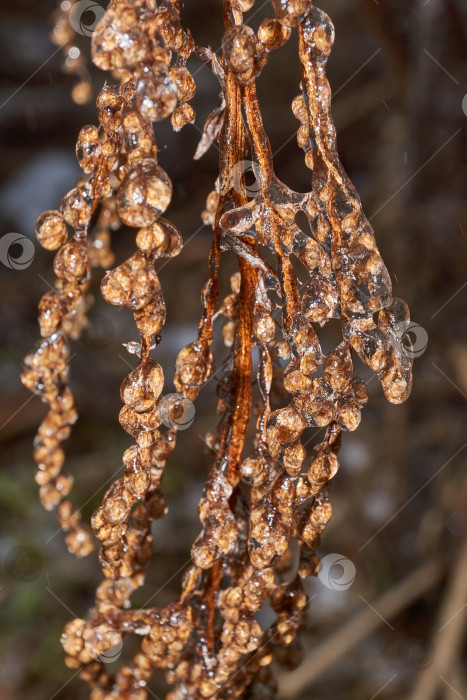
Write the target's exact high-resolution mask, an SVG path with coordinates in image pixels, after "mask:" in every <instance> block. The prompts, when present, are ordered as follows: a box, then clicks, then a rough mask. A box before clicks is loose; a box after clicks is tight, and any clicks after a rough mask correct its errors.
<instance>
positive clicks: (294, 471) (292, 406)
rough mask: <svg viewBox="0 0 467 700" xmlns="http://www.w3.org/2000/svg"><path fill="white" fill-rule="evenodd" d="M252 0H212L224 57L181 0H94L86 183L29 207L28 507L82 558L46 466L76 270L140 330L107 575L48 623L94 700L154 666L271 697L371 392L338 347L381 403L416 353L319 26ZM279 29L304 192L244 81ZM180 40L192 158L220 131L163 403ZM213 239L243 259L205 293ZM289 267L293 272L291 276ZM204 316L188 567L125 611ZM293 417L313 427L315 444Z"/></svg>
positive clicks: (112, 497)
mask: <svg viewBox="0 0 467 700" xmlns="http://www.w3.org/2000/svg"><path fill="white" fill-rule="evenodd" d="M270 4H271V11H272V14H271V15H269V16H268V17H266V18H265V19H264V20H263V21H262V22H261V24H260V26H259V28H258V30H257V32H255V31H254V30H253V28H252V27H250V26H249V25H248V24H247V22H246V17H244V14H243V13H245V12H248V11H249V10H251V9H252V8H253V6H254V0H224V22H225V32H224V35H223V37H222V55H221V56H220V58H219V57H218V56H216V54H214V52H213V51H212V50H211V49H209V48H205V47H198V46H196V45H195V43H194V40H193V38H192V37H191V35H190V32H189V30H188V29H187V28H185V27H184V25H183V22H182V21H181V18H180V6H181V3H180V2H179V1H178V0H162V2H159V3H153V2H152V0H147V1H146V0H132V1H129V0H128V1H127V2H122V1H121V0H111V2H110V4H109V6H108V8H107V10H106V12H105V14H104V15H103V16H102V18H101V20H100V22H99V24H98V26H97V27H96V31H95V32H94V34H93V39H92V53H93V60H94V62H95V64H96V65H97V66H98V67H100V68H101V69H103V70H106V71H109V72H111V73H112V75H113V77H114V79H115V80H116V84H107V83H106V85H105V86H104V87H103V88H102V90H101V91H100V93H99V95H98V97H97V102H96V108H97V119H98V125H97V126H93V125H88V126H85V127H83V129H82V130H81V131H80V133H79V135H78V139H77V144H76V155H77V159H78V162H79V164H80V166H81V168H82V170H83V173H84V174H85V177H84V178H83V180H82V181H80V182H79V183H78V185H77V187H75V188H73V190H71V192H69V193H68V194H67V195H65V197H64V198H63V200H62V204H61V209H60V211H47V212H44V214H42V215H41V216H40V217H39V219H38V221H37V225H36V235H37V238H38V240H39V242H40V243H41V245H42V246H43V247H44V248H45V249H46V250H49V251H56V253H55V259H54V272H55V275H56V283H55V287H54V289H53V290H50V291H48V292H47V293H46V294H45V295H44V296H43V298H42V299H41V301H40V303H39V325H40V332H41V340H40V342H39V344H38V346H37V348H36V349H35V350H34V352H33V353H31V354H30V355H28V357H27V358H26V362H25V365H26V367H25V371H24V373H23V382H24V383H25V385H26V386H27V387H28V388H30V389H31V390H32V391H34V392H35V393H37V394H38V395H40V396H41V397H42V399H43V400H44V401H45V402H46V403H47V404H48V406H49V413H48V415H47V416H46V418H45V420H44V421H43V423H42V424H41V426H40V428H39V432H38V436H37V438H36V442H35V453H34V456H35V459H36V462H37V465H38V473H37V476H36V481H37V483H38V484H39V487H40V497H41V499H42V501H43V503H44V506H45V507H46V508H48V509H51V508H57V509H58V514H59V520H60V523H61V525H62V527H63V529H64V530H65V531H66V532H67V544H68V547H69V549H70V550H71V551H72V552H74V553H76V554H78V555H79V556H84V555H86V554H87V553H88V552H89V551H91V549H92V546H93V543H92V540H91V536H90V534H89V531H88V530H86V527H85V525H84V524H82V523H81V520H80V514H79V511H77V510H75V509H74V507H73V505H72V503H71V501H70V500H69V499H68V494H69V492H70V490H71V487H72V477H70V476H66V475H64V474H62V471H61V470H62V466H63V463H64V457H65V455H64V452H63V449H62V447H61V442H62V441H63V440H65V439H66V438H67V437H68V435H69V432H70V429H71V426H72V425H73V423H74V422H75V420H76V416H77V413H76V409H75V407H74V402H73V397H72V394H71V392H70V390H69V388H68V386H67V382H68V379H69V368H68V362H69V356H70V350H69V344H68V339H69V338H76V337H78V336H79V333H80V332H81V330H82V328H83V327H84V326H85V324H86V315H85V312H86V309H87V306H88V303H89V299H88V297H89V295H88V289H89V279H90V274H91V271H92V268H93V267H99V266H100V267H102V268H104V270H105V275H104V277H103V279H102V283H101V291H102V295H103V297H104V299H105V300H106V301H107V302H108V303H109V304H112V305H116V306H119V307H125V308H126V309H129V310H130V311H131V312H132V313H133V317H134V321H135V325H136V328H137V330H138V332H139V334H140V342H136V341H130V342H129V343H124V344H125V345H126V347H127V349H128V350H129V351H130V352H132V353H133V354H134V355H135V359H137V364H136V366H135V367H134V369H133V370H132V371H131V372H130V373H129V374H128V376H127V377H126V378H125V379H124V381H123V383H122V385H121V401H122V407H121V410H120V413H119V421H120V424H121V426H122V428H123V429H124V430H125V431H126V432H127V433H128V434H129V435H130V436H131V438H132V439H133V441H134V442H133V444H132V445H131V446H130V447H129V448H128V449H127V450H126V451H125V453H124V454H123V459H122V463H123V464H122V472H121V474H120V475H119V477H118V478H117V479H116V481H115V482H114V483H113V484H112V485H111V486H110V487H109V488H108V490H107V492H106V493H105V495H104V497H103V500H102V504H101V505H100V506H99V507H98V509H97V510H96V512H95V513H94V515H93V517H92V528H93V530H94V534H95V537H96V538H97V540H98V541H99V542H100V553H99V558H100V563H101V567H102V571H103V574H104V580H103V582H102V583H101V584H100V586H99V587H98V589H97V591H96V598H95V604H94V606H93V607H92V608H91V610H90V611H89V612H88V613H87V615H86V616H85V617H84V618H83V619H76V620H73V621H72V622H70V623H69V624H68V625H67V626H66V628H65V630H64V634H63V636H62V644H63V647H64V650H65V653H66V663H67V665H68V666H69V667H70V668H73V669H77V671H78V672H79V674H80V677H81V678H82V679H83V680H85V681H86V682H87V683H88V684H89V686H90V687H91V689H92V690H91V698H92V700H112V699H113V698H115V697H119V698H123V699H124V700H147V698H148V691H147V690H146V684H147V682H148V680H149V678H150V676H151V674H152V673H153V671H154V670H155V669H158V670H159V671H161V672H163V673H164V675H165V678H166V680H167V681H168V683H169V684H171V685H172V690H171V691H170V692H169V694H168V695H167V698H168V700H187V698H195V699H196V700H201V699H202V698H214V697H216V698H218V699H219V700H228V699H230V698H240V697H248V698H251V699H252V700H253V698H255V699H257V700H260V698H264V697H269V698H272V697H274V694H275V691H276V682H275V679H274V674H273V670H272V663H273V661H277V662H278V663H279V664H281V665H282V666H284V667H285V668H292V667H293V666H295V665H297V664H298V663H299V662H300V650H299V641H298V639H299V633H300V630H301V628H302V627H303V625H304V620H305V615H306V612H307V610H308V600H307V597H306V594H305V592H304V589H303V584H302V579H304V578H307V577H308V576H312V575H315V574H316V573H317V570H318V566H319V560H318V557H317V556H316V549H317V547H318V546H319V543H320V538H321V535H322V532H323V530H324V528H325V526H326V524H327V522H328V521H329V518H330V517H331V513H332V508H331V503H330V499H329V493H328V490H329V484H330V482H331V480H332V479H333V478H334V477H335V476H336V474H337V471H338V468H339V460H338V452H339V449H340V444H341V440H342V434H343V433H345V432H346V431H353V430H356V429H357V427H358V425H359V423H360V420H361V411H362V409H363V408H364V406H365V404H366V403H367V401H368V392H367V389H366V386H365V384H364V382H363V381H362V379H361V378H359V376H358V374H357V372H356V369H355V366H354V361H355V357H356V355H358V356H359V357H360V358H361V359H362V361H363V362H364V363H365V364H366V365H367V367H369V368H370V369H371V370H372V371H373V372H375V373H376V375H377V376H378V378H379V380H380V382H381V385H382V387H383V390H384V392H385V395H386V397H387V398H388V399H389V400H390V401H391V402H393V403H400V402H402V401H404V400H405V399H406V398H407V396H408V394H409V392H410V386H411V359H410V357H409V356H408V354H407V353H406V352H405V350H404V345H403V335H404V329H405V328H407V325H408V323H409V320H410V316H409V312H408V308H407V306H406V304H405V303H404V302H403V301H401V300H398V299H395V298H393V297H392V290H391V283H390V278H389V274H388V272H387V270H386V268H385V266H384V263H383V261H382V259H381V256H380V254H379V251H378V249H377V246H376V242H375V237H374V234H373V230H372V228H371V226H370V224H369V222H368V220H367V219H366V218H365V215H364V213H363V211H362V208H361V203H360V200H359V197H358V195H357V193H356V191H355V189H354V187H353V185H352V183H351V182H350V180H349V178H348V176H347V175H346V173H345V172H344V170H343V167H342V165H341V163H340V160H339V157H338V152H337V144H336V133H335V128H334V124H333V121H332V116H331V91H330V87H329V84H328V81H327V78H326V75H325V66H326V61H327V59H328V57H329V54H330V52H331V49H332V45H333V42H334V27H333V25H332V22H331V20H330V19H329V17H328V16H327V15H326V14H325V13H324V12H322V11H321V10H319V9H318V8H316V7H314V6H313V4H312V2H311V1H310V0H272V2H271V3H270ZM62 33H65V34H66V31H65V27H64V26H62ZM297 34H298V46H299V57H300V63H301V73H302V74H301V83H300V94H299V95H298V96H297V97H296V98H295V99H294V100H293V103H292V111H293V114H294V115H295V117H296V118H297V120H298V122H299V126H298V131H297V142H298V145H299V147H300V148H301V149H303V151H304V162H305V166H306V167H307V168H308V169H309V170H310V171H311V172H312V178H311V190H310V191H309V192H307V193H297V192H294V191H293V190H291V189H290V188H289V187H288V186H287V185H286V184H285V183H282V182H281V181H280V180H279V179H278V178H277V177H276V175H275V173H274V167H273V159H272V153H271V148H270V144H269V140H268V137H267V135H266V133H265V130H264V126H263V123H262V118H261V112H260V108H259V104H258V100H257V96H256V80H257V78H258V77H259V76H260V73H261V70H262V68H263V67H264V66H265V65H266V62H267V60H268V56H269V53H270V52H271V51H273V50H278V49H280V47H281V46H283V44H284V43H285V42H286V41H288V40H290V39H291V37H295V38H297V37H296V35H297ZM64 38H65V40H66V41H70V40H71V37H69V36H68V35H66V36H64ZM193 53H195V54H196V55H197V56H199V57H200V58H202V60H204V61H205V62H206V63H208V64H209V65H210V67H211V69H212V71H213V73H214V74H215V75H216V76H217V78H218V79H219V82H220V87H221V91H222V92H221V97H220V100H219V106H218V107H217V108H215V109H214V110H213V111H212V112H211V115H210V116H209V118H208V120H207V122H206V125H205V129H204V133H203V137H202V139H201V143H200V147H199V148H198V151H197V154H196V158H198V157H201V155H202V154H203V153H204V152H205V150H206V149H207V148H209V146H210V145H211V144H212V143H214V142H215V141H216V140H217V141H218V143H219V150H220V168H219V177H218V178H217V180H216V183H215V185H214V188H213V191H212V192H211V193H210V194H209V196H208V198H207V202H206V209H205V211H204V212H203V214H202V218H203V221H204V223H206V224H209V225H211V226H212V228H213V232H214V235H213V242H212V247H211V252H210V256H209V276H208V279H207V281H206V283H205V284H204V286H203V289H202V293H201V305H202V317H201V320H200V323H199V327H198V335H197V337H196V338H194V339H193V340H192V342H190V343H189V344H188V345H187V346H186V347H185V348H183V349H182V350H181V351H180V352H179V354H178V357H177V360H176V363H175V376H174V385H175V391H176V394H174V395H172V398H171V400H170V401H167V400H166V397H164V385H165V376H164V375H166V376H167V370H165V372H164V370H163V368H162V367H161V365H160V364H159V363H158V362H157V361H156V360H155V359H153V358H152V357H151V356H150V350H151V349H153V348H154V347H156V346H157V345H158V344H159V342H161V331H162V329H163V327H164V324H165V320H166V308H165V302H164V298H163V293H162V289H161V285H160V282H159V279H158V276H157V274H156V271H155V267H154V266H155V263H156V262H157V261H159V260H160V259H162V258H166V259H167V258H171V257H173V256H175V255H177V254H179V253H180V251H181V249H182V238H181V235H180V233H179V232H178V231H177V229H176V228H175V227H174V226H173V224H172V223H171V222H170V221H169V220H168V219H166V218H164V216H165V212H166V210H167V209H168V206H169V204H170V200H171V196H172V184H171V181H170V178H169V175H168V174H167V173H165V171H164V170H162V168H161V167H160V166H159V164H158V144H157V141H156V137H155V132H154V128H153V125H154V124H156V126H157V123H158V122H159V121H162V120H164V119H168V118H170V120H171V124H172V127H173V129H174V131H179V130H180V129H181V128H183V127H184V126H185V125H186V124H189V123H191V122H193V121H194V119H195V114H194V110H193V107H192V106H191V105H190V104H189V101H190V100H191V99H192V98H193V96H194V94H195V89H196V85H195V81H194V78H193V76H192V75H191V73H190V71H189V69H188V67H187V61H188V59H189V58H190V56H191V55H192V54H193ZM248 170H249V171H251V172H252V173H253V174H254V177H255V184H254V186H252V187H250V186H247V185H246V182H245V178H244V175H245V173H246V172H247V171H248ZM304 221H305V222H306V225H304ZM121 224H124V225H125V226H127V227H129V231H128V230H127V231H125V232H122V235H125V236H128V235H134V236H135V252H134V253H132V254H131V255H130V257H129V258H128V259H127V260H125V261H123V262H121V263H120V264H118V265H117V266H116V267H112V266H113V263H114V260H113V253H112V250H111V247H110V240H111V236H112V235H115V233H114V232H115V231H117V230H118V229H119V227H120V226H121ZM70 229H73V231H74V232H73V234H70ZM225 251H233V253H235V255H236V256H237V261H238V272H235V273H234V274H233V275H232V276H231V279H230V291H229V293H228V294H227V295H226V296H225V298H224V299H220V298H219V273H220V268H221V264H222V260H223V257H222V254H223V253H224V252H225ZM271 254H272V255H273V257H274V262H271ZM296 262H299V263H300V265H301V267H302V268H304V270H305V271H306V273H307V275H306V279H305V280H302V281H301V282H299V281H298V279H297V274H296V272H295V269H296V265H295V263H296ZM217 319H222V321H221V323H222V337H223V340H224V344H225V347H226V348H227V358H226V359H224V361H222V362H219V361H218V362H217V366H218V370H217V373H216V380H217V397H218V403H217V412H218V414H219V422H218V425H217V427H216V428H214V429H211V430H210V431H209V432H208V433H207V434H206V436H205V442H206V445H207V446H208V448H209V450H210V459H211V461H212V465H211V471H210V473H209V476H208V478H207V481H206V484H205V488H204V491H203V494H202V497H201V500H200V502H199V507H198V514H199V520H200V525H201V527H200V531H199V533H197V536H196V538H195V539H194V543H193V546H192V550H191V557H192V562H191V565H190V566H189V567H188V569H187V571H186V572H185V575H184V577H183V581H182V590H181V593H180V598H179V600H177V601H175V602H172V603H169V604H167V605H165V606H164V607H162V608H153V607H151V608H143V609H134V608H133V607H132V605H133V601H132V600H131V595H132V593H133V592H134V591H135V590H136V589H137V588H139V587H141V586H142V585H143V583H144V577H145V569H146V566H147V564H148V562H149V561H150V559H151V557H152V553H153V551H152V550H153V542H152V535H151V522H152V521H154V520H156V519H158V518H161V517H163V516H164V515H165V513H166V510H167V506H166V503H165V500H164V496H163V493H162V489H161V480H162V477H163V473H164V470H165V468H166V465H167V462H168V460H169V458H170V455H171V453H172V451H173V449H174V446H175V442H176V438H177V430H178V428H179V427H180V425H181V424H180V423H178V422H177V420H176V418H177V416H179V415H182V416H183V411H184V409H185V407H186V406H190V405H191V402H195V401H196V399H197V397H198V395H199V392H200V390H201V389H202V387H203V386H204V385H205V383H206V382H207V381H208V380H210V379H211V378H213V375H214V372H215V370H216V359H217V358H215V357H214V353H213V348H212V344H213V338H214V323H216V320H217ZM330 321H332V322H333V323H334V324H338V325H339V326H340V329H341V338H340V340H339V342H338V343H337V345H336V346H335V347H333V348H332V349H331V350H330V351H329V352H328V353H327V354H326V355H325V354H324V353H323V349H322V347H321V343H320V330H321V328H322V327H323V326H324V325H326V324H327V323H329V322H330ZM156 352H157V351H156ZM252 353H254V354H255V355H256V357H257V358H258V362H257V370H256V371H254V369H253V368H254V366H255V365H254V364H253V359H252ZM253 385H257V387H256V388H255V389H253ZM169 419H170V420H169ZM172 419H173V420H172ZM168 426H170V427H168ZM251 427H253V428H254V431H252V430H250V428H251ZM308 428H319V429H321V430H322V433H321V438H320V442H319V443H318V444H317V445H315V447H314V449H313V450H312V451H311V452H310V451H307V449H306V444H305V441H304V432H305V431H306V430H307V429H308ZM253 432H254V437H253V438H251V434H252V433H253ZM266 601H269V603H270V605H271V607H272V609H273V611H274V613H275V616H276V617H275V619H274V621H273V622H272V624H271V625H270V626H269V627H268V628H267V629H262V628H261V627H260V625H259V624H258V622H257V620H256V618H255V616H256V614H257V612H258V611H259V610H260V608H261V607H262V606H263V604H264V603H265V602H266ZM130 634H131V635H133V634H135V635H137V636H138V637H139V639H140V642H141V643H140V647H139V649H138V651H137V652H136V653H135V655H134V656H133V657H132V658H128V657H125V659H126V660H125V662H122V661H120V660H119V662H118V668H117V670H116V671H114V669H111V670H112V671H114V672H113V673H109V672H108V668H105V667H104V666H103V663H104V662H103V658H102V657H103V655H104V656H105V654H106V652H107V651H109V650H111V649H112V648H114V647H118V646H119V645H120V644H121V643H122V642H123V643H124V641H125V637H126V635H130Z"/></svg>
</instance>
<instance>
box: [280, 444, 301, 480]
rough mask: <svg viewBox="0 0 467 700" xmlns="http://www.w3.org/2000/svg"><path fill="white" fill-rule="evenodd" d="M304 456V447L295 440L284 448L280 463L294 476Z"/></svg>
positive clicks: (296, 474)
mask: <svg viewBox="0 0 467 700" xmlns="http://www.w3.org/2000/svg"><path fill="white" fill-rule="evenodd" d="M305 456H306V451H305V448H304V447H303V445H302V444H301V443H300V442H296V443H295V444H294V445H288V446H287V447H286V448H285V450H284V454H283V457H282V464H283V465H284V467H285V470H286V472H287V474H288V475H289V476H292V477H295V476H298V475H299V474H300V471H301V469H302V464H303V460H304V459H305Z"/></svg>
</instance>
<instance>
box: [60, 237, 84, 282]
mask: <svg viewBox="0 0 467 700" xmlns="http://www.w3.org/2000/svg"><path fill="white" fill-rule="evenodd" d="M87 270H88V249H87V246H86V243H84V242H83V241H77V240H71V241H69V242H68V243H65V245H64V246H62V247H61V248H60V250H59V251H58V253H57V254H56V256H55V260H54V272H55V274H56V275H57V277H60V278H61V279H65V280H67V281H69V282H77V281H79V280H81V279H83V277H85V276H86V275H87Z"/></svg>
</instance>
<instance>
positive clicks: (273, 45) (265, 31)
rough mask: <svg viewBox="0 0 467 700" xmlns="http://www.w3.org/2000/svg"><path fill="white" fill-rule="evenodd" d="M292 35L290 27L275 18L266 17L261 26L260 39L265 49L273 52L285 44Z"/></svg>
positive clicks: (259, 30)
mask: <svg viewBox="0 0 467 700" xmlns="http://www.w3.org/2000/svg"><path fill="white" fill-rule="evenodd" d="M290 33H291V30H290V27H287V26H286V25H284V24H281V22H279V21H278V20H277V19H276V18H275V17H266V19H263V21H262V22H261V24H260V26H259V29H258V39H259V41H260V42H261V43H262V45H263V46H264V48H265V49H267V50H268V51H272V50H273V49H278V48H279V47H280V46H282V45H283V44H285V42H286V41H287V40H288V39H289V37H290Z"/></svg>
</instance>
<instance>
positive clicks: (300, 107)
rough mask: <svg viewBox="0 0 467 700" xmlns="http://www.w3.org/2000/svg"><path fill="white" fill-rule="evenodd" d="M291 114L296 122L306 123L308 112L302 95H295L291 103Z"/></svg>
mask: <svg viewBox="0 0 467 700" xmlns="http://www.w3.org/2000/svg"><path fill="white" fill-rule="evenodd" d="M292 112H293V114H294V117H296V118H297V119H298V121H300V122H302V123H303V122H307V121H308V110H307V108H306V104H305V100H304V99H303V95H297V97H295V98H294V100H293V102H292Z"/></svg>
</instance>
